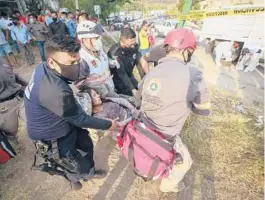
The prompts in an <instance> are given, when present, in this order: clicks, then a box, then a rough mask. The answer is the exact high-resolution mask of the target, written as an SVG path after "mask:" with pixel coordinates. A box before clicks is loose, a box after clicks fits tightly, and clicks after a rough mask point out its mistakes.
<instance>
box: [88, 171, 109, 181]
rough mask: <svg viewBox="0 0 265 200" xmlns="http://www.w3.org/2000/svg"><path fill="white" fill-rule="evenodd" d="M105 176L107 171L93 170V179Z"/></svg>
mask: <svg viewBox="0 0 265 200" xmlns="http://www.w3.org/2000/svg"><path fill="white" fill-rule="evenodd" d="M106 176H107V173H106V172H105V171H104V170H101V169H99V170H95V173H94V175H93V176H92V178H93V179H102V178H105V177H106Z"/></svg>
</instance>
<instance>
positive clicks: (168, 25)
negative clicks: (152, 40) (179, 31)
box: [155, 20, 178, 37]
mask: <svg viewBox="0 0 265 200" xmlns="http://www.w3.org/2000/svg"><path fill="white" fill-rule="evenodd" d="M177 23H178V21H177V20H165V21H163V22H162V23H159V22H158V23H157V22H156V23H155V28H156V33H157V36H162V37H165V36H166V35H167V34H168V32H170V31H171V30H173V29H174V28H175V27H176V25H177Z"/></svg>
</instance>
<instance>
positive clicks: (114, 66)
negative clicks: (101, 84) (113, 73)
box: [109, 57, 120, 69]
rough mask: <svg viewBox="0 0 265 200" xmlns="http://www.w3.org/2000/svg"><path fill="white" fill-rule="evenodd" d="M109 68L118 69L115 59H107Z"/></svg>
mask: <svg viewBox="0 0 265 200" xmlns="http://www.w3.org/2000/svg"><path fill="white" fill-rule="evenodd" d="M109 64H110V68H117V69H119V68H120V64H119V62H118V61H117V60H116V57H114V59H109Z"/></svg>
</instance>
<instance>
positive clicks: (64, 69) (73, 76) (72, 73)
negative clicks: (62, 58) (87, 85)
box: [54, 60, 80, 81]
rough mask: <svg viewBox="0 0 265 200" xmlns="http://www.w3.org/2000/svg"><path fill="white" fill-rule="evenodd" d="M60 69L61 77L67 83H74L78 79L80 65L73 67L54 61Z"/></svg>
mask: <svg viewBox="0 0 265 200" xmlns="http://www.w3.org/2000/svg"><path fill="white" fill-rule="evenodd" d="M54 62H56V64H57V65H59V67H60V69H61V75H62V76H63V77H64V78H66V79H67V80H68V81H76V80H78V78H79V73H80V63H78V64H73V65H64V64H61V63H59V62H57V61H56V60H54Z"/></svg>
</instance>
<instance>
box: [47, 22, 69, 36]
mask: <svg viewBox="0 0 265 200" xmlns="http://www.w3.org/2000/svg"><path fill="white" fill-rule="evenodd" d="M55 34H59V35H68V32H67V26H66V25H65V23H63V22H61V21H58V22H52V23H51V24H50V25H49V33H48V36H49V37H51V36H53V35H55Z"/></svg>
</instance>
